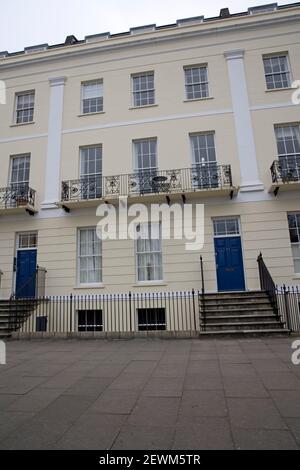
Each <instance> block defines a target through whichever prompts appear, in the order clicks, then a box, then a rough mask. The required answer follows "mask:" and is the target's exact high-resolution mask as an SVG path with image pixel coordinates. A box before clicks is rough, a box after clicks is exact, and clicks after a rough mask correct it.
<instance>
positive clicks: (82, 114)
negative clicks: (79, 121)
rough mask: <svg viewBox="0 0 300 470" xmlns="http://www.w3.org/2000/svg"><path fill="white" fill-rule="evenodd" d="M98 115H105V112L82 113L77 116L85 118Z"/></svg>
mask: <svg viewBox="0 0 300 470" xmlns="http://www.w3.org/2000/svg"><path fill="white" fill-rule="evenodd" d="M97 114H105V111H98V112H97V113H80V114H77V116H78V117H83V116H96V115H97Z"/></svg>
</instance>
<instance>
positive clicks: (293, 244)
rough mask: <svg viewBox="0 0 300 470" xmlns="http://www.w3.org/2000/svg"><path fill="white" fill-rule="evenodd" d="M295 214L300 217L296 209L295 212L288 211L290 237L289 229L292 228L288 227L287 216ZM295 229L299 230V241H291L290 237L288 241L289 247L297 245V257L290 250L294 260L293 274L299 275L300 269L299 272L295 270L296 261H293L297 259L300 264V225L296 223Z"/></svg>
mask: <svg viewBox="0 0 300 470" xmlns="http://www.w3.org/2000/svg"><path fill="white" fill-rule="evenodd" d="M297 215H298V216H299V217H300V212H297V211H296V212H289V213H288V226H289V235H290V237H291V233H290V231H291V230H292V228H290V224H289V216H297ZM296 221H297V219H296ZM296 230H297V231H298V232H299V242H292V240H291V239H290V243H291V247H293V246H298V250H299V257H298V256H296V257H295V256H294V253H293V251H292V257H293V262H294V271H295V274H296V275H297V276H300V270H299V272H298V271H297V270H296V263H295V261H296V260H297V261H299V264H300V225H299V226H298V223H297V224H296ZM292 250H293V248H292Z"/></svg>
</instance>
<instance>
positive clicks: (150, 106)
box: [129, 104, 158, 110]
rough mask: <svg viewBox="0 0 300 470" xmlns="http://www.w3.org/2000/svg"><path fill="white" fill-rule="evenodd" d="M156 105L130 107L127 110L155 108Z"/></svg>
mask: <svg viewBox="0 0 300 470" xmlns="http://www.w3.org/2000/svg"><path fill="white" fill-rule="evenodd" d="M156 106H158V104H145V105H144V106H131V107H130V108H129V109H130V110H133V109H143V108H155V107H156Z"/></svg>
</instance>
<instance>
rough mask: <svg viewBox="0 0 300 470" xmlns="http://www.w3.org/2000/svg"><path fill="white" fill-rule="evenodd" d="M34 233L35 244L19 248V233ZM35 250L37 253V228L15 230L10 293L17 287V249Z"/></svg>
mask: <svg viewBox="0 0 300 470" xmlns="http://www.w3.org/2000/svg"><path fill="white" fill-rule="evenodd" d="M30 234H32V235H36V246H35V247H29V248H20V235H30ZM29 250H36V254H37V255H38V231H37V230H26V231H24V232H16V234H15V250H14V263H13V264H14V269H13V277H12V294H13V293H15V292H16V288H17V260H18V251H29Z"/></svg>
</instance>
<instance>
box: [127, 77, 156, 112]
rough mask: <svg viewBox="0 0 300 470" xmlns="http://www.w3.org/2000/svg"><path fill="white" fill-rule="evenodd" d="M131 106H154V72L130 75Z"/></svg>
mask: <svg viewBox="0 0 300 470" xmlns="http://www.w3.org/2000/svg"><path fill="white" fill-rule="evenodd" d="M132 94H133V106H135V107H140V106H149V105H151V104H155V89H154V72H145V73H139V74H135V75H132Z"/></svg>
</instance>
